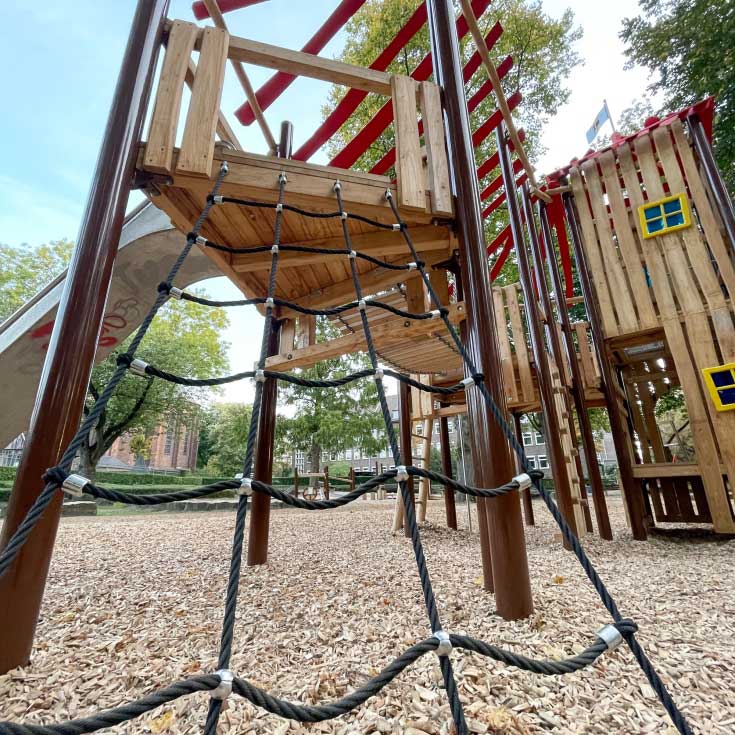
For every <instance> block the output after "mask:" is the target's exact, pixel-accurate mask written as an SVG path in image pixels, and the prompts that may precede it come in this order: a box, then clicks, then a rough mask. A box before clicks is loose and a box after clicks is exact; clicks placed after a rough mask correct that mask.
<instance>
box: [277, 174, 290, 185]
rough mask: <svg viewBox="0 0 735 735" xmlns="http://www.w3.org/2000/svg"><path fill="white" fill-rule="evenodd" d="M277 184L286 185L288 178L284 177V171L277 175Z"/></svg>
mask: <svg viewBox="0 0 735 735" xmlns="http://www.w3.org/2000/svg"><path fill="white" fill-rule="evenodd" d="M278 183H279V184H286V183H288V176H286V172H285V171H281V173H280V174H278Z"/></svg>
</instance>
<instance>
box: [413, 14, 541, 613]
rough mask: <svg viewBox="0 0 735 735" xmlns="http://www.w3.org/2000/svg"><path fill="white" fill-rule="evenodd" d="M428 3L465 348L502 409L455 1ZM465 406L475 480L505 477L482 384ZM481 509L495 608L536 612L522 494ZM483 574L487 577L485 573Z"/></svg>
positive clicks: (502, 447)
mask: <svg viewBox="0 0 735 735" xmlns="http://www.w3.org/2000/svg"><path fill="white" fill-rule="evenodd" d="M426 6H427V10H428V15H429V30H430V34H431V43H432V52H433V59H434V75H435V77H436V80H437V82H438V83H439V85H440V86H441V87H442V88H443V90H444V105H445V109H446V124H447V143H448V147H449V166H450V172H451V177H452V182H453V188H454V193H455V195H456V201H455V210H456V218H457V225H458V228H459V235H460V237H459V244H460V257H461V261H462V281H463V284H464V288H465V303H466V306H467V317H468V318H467V322H468V325H467V327H468V328H467V335H468V340H467V349H468V352H469V354H470V356H471V357H472V361H473V362H474V364H475V366H476V367H477V369H478V370H479V371H481V372H482V373H483V375H484V376H485V386H486V388H487V390H488V392H489V393H490V395H491V396H492V398H493V399H494V401H495V403H496V404H497V406H498V408H499V409H500V411H501V412H502V413H503V414H505V415H507V409H506V398H505V390H504V387H503V379H502V373H501V370H500V356H499V350H498V340H497V334H496V330H495V315H494V312H493V304H492V299H491V297H490V276H489V272H488V263H487V255H486V253H485V233H484V231H483V226H482V215H481V209H480V193H479V188H478V183H477V175H476V168H475V167H476V163H475V153H474V149H473V145H472V131H471V128H470V120H469V113H468V111H467V100H466V96H465V89H464V82H463V79H462V63H461V58H460V53H459V41H458V39H457V30H456V23H455V19H454V9H453V5H452V2H451V0H429V2H427V3H426ZM467 411H468V415H469V420H470V425H471V426H472V433H473V434H474V441H473V447H474V448H475V450H476V451H475V462H474V466H475V482H476V483H477V484H480V485H482V486H485V487H492V486H496V485H498V484H502V483H504V482H507V481H508V478H510V477H512V476H513V475H514V473H515V465H514V462H513V458H512V456H511V453H510V447H509V444H508V441H507V439H506V437H505V434H504V433H503V431H502V429H501V427H500V426H499V425H498V423H497V421H496V420H495V418H494V417H493V415H492V413H491V411H490V409H489V408H488V406H487V405H486V404H485V401H484V399H483V397H482V395H481V393H480V391H479V390H477V389H470V390H469V392H468V400H467ZM486 509H487V521H488V530H489V538H490V548H491V557H492V577H493V581H494V583H495V603H496V609H497V611H498V614H499V615H500V616H502V617H503V618H505V619H506V620H514V619H518V618H525V617H528V616H529V615H530V614H531V613H532V612H533V599H532V596H531V583H530V579H529V574H528V558H527V556H526V544H525V536H524V530H523V518H522V516H521V503H520V496H519V494H518V493H517V492H513V493H507V494H506V495H503V496H501V497H499V498H494V499H492V500H490V501H489V502H488V503H487V504H486ZM484 576H485V578H486V579H487V577H488V574H487V573H485V574H484Z"/></svg>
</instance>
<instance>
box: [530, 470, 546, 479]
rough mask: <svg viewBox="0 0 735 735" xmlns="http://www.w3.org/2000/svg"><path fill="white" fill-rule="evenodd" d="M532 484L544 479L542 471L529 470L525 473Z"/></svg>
mask: <svg viewBox="0 0 735 735" xmlns="http://www.w3.org/2000/svg"><path fill="white" fill-rule="evenodd" d="M526 474H527V475H528V476H529V477H530V478H531V479H532V480H533V481H534V482H536V481H537V480H543V479H544V471H543V470H529V471H528V472H527V473H526Z"/></svg>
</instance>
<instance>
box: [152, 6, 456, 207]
mask: <svg viewBox="0 0 735 735" xmlns="http://www.w3.org/2000/svg"><path fill="white" fill-rule="evenodd" d="M167 32H168V41H167V45H166V54H165V57H164V62H163V67H162V69H161V75H160V80H159V83H158V90H157V93H156V97H155V103H154V107H153V114H152V116H151V124H150V129H149V134H148V141H147V144H146V149H145V155H144V159H143V164H144V167H145V169H146V170H148V171H151V172H154V173H161V174H169V175H176V174H180V175H186V176H207V177H208V176H211V174H212V165H213V158H214V147H215V142H216V137H217V135H219V137H220V138H223V139H225V140H229V141H230V142H233V139H234V137H235V136H234V133H233V132H232V130H231V129H230V128H229V126H228V125H227V122H226V120H225V119H224V117H223V115H222V114H221V112H220V110H219V105H220V98H221V95H222V85H223V82H224V75H225V66H226V62H227V60H228V59H230V60H233V61H238V62H247V63H250V64H256V65H259V66H265V67H268V68H271V69H277V70H279V71H283V72H286V73H289V74H294V75H301V76H306V77H310V78H313V79H320V80H323V81H327V82H331V83H333V84H340V85H345V86H348V87H351V88H354V89H360V90H363V91H366V92H371V93H374V94H380V95H385V96H390V97H391V98H392V103H393V111H394V131H395V139H396V163H395V171H396V186H397V196H398V204H399V206H400V207H401V208H404V209H416V210H421V211H429V212H431V213H435V214H439V215H443V216H451V214H452V199H451V191H450V184H449V169H448V162H447V151H446V146H445V135H444V124H443V119H442V108H441V95H440V90H439V87H438V86H437V85H435V84H433V83H431V82H421V83H419V82H416V81H415V80H413V79H411V78H410V77H407V76H402V75H393V74H387V73H385V72H380V71H375V70H374V69H369V68H363V67H359V66H354V65H351V64H345V63H343V62H341V61H335V60H332V59H327V58H324V57H321V56H315V55H313V54H307V53H303V52H300V51H292V50H290V49H284V48H280V47H278V46H273V45H271V44H267V43H262V42H260V41H252V40H249V39H245V38H238V37H235V36H231V35H230V34H229V33H228V32H227V30H225V29H223V28H215V27H206V28H200V27H198V26H196V25H195V24H193V23H187V22H185V21H181V20H176V21H170V22H169V23H168V27H167ZM195 51H198V52H199V61H198V64H194V63H193V61H192V58H191V56H192V53H193V52H195ZM186 83H188V84H189V85H190V86H191V97H190V100H189V105H188V110H187V111H186V115H185V122H184V129H183V132H182V134H181V144H180V147H179V151H178V154H177V155H175V147H176V141H177V134H178V132H179V130H178V126H179V119H180V116H181V108H182V101H183V90H184V84H186ZM419 109H420V115H421V118H422V128H423V130H422V131H421V130H420V126H419V122H418V120H419ZM422 134H423V142H424V145H423V147H422V145H421V136H422ZM427 195H428V197H427Z"/></svg>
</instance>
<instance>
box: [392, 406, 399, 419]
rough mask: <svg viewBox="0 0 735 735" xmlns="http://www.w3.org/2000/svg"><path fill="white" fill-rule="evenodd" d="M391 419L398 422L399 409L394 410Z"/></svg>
mask: <svg viewBox="0 0 735 735" xmlns="http://www.w3.org/2000/svg"><path fill="white" fill-rule="evenodd" d="M390 417H391V418H392V419H393V421H398V409H397V408H394V409H393V410H392V411H391V412H390Z"/></svg>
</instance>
